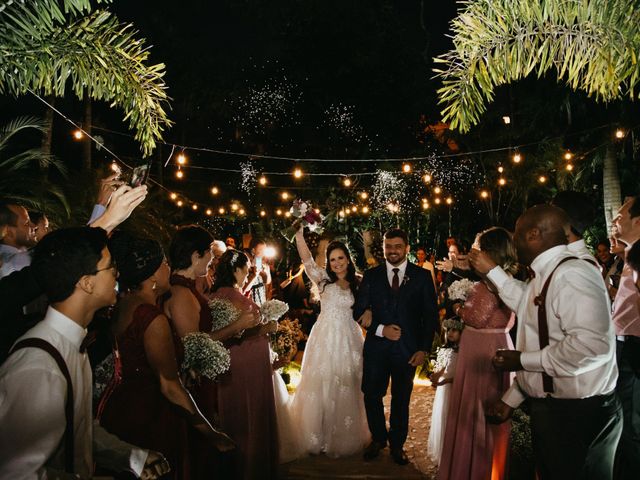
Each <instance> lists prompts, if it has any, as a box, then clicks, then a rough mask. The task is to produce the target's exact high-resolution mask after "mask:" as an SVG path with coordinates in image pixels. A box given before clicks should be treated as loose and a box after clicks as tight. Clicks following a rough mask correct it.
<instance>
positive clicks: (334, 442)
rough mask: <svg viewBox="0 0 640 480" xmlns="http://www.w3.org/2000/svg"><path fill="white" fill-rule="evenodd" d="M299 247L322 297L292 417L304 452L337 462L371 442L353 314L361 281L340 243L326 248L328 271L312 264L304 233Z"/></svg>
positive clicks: (299, 235) (299, 234)
mask: <svg viewBox="0 0 640 480" xmlns="http://www.w3.org/2000/svg"><path fill="white" fill-rule="evenodd" d="M296 245H297V247H298V253H299V254H300V259H301V260H302V262H303V263H304V266H305V270H306V272H307V275H308V276H309V278H310V279H311V280H312V281H313V282H314V283H315V284H316V285H317V286H318V289H319V291H320V301H321V312H320V315H319V316H318V320H317V322H316V323H315V325H314V326H313V328H312V329H311V333H310V334H309V339H308V341H307V345H306V348H305V351H304V358H303V361H302V372H301V374H302V379H301V381H300V384H299V385H298V388H297V390H296V393H295V396H294V397H293V401H292V404H291V412H292V415H293V419H294V422H295V424H296V425H297V426H298V432H297V434H298V438H299V441H300V442H301V445H300V446H301V447H302V448H303V450H304V451H305V452H307V453H312V454H319V453H326V454H327V455H328V456H329V457H334V458H335V457H341V456H346V455H351V454H354V453H357V452H360V451H361V450H362V448H363V447H364V446H365V445H366V444H367V443H368V441H369V430H368V428H367V423H366V415H365V410H364V400H363V395H362V392H361V390H360V387H361V382H362V345H363V343H364V341H363V337H362V331H361V330H360V327H359V326H358V324H357V323H356V322H354V321H353V312H352V310H351V309H352V307H353V303H354V293H355V291H356V289H357V286H358V282H359V279H358V278H357V277H356V271H355V266H354V264H353V261H352V260H351V256H350V254H349V250H348V249H347V247H346V245H345V244H343V243H342V242H336V241H334V242H331V243H330V244H329V246H328V247H327V253H326V258H327V262H326V264H327V267H326V270H323V269H322V268H320V267H319V266H318V265H317V264H316V263H315V261H314V260H313V257H312V255H311V252H310V251H309V248H308V247H307V244H306V242H305V240H304V235H303V229H302V228H300V229H299V230H298V232H297V233H296Z"/></svg>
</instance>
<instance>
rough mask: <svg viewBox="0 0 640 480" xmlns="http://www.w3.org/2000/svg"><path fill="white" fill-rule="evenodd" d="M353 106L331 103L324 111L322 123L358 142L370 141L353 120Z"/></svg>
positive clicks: (360, 126)
mask: <svg viewBox="0 0 640 480" xmlns="http://www.w3.org/2000/svg"><path fill="white" fill-rule="evenodd" d="M354 110H355V108H354V107H353V106H351V105H343V104H341V103H337V104H336V103H332V104H331V105H330V106H329V107H327V108H326V109H325V111H324V121H323V123H324V124H325V125H327V126H329V127H333V128H335V129H336V130H337V131H338V132H339V133H340V134H341V135H342V136H344V137H345V138H348V139H349V140H353V141H354V142H359V143H363V142H364V143H371V141H370V139H369V138H368V137H367V135H366V134H365V133H364V129H363V128H362V125H359V124H358V123H357V122H356V121H355V113H354Z"/></svg>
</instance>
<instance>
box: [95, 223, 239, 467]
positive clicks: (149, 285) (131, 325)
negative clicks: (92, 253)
mask: <svg viewBox="0 0 640 480" xmlns="http://www.w3.org/2000/svg"><path fill="white" fill-rule="evenodd" d="M109 249H110V251H111V253H112V256H113V258H114V260H115V262H116V264H117V265H118V267H119V270H120V276H119V282H120V287H121V292H126V293H124V294H123V295H122V296H121V297H120V299H119V301H118V304H117V310H116V322H115V324H114V336H115V338H116V344H117V349H116V352H115V358H116V361H115V363H116V368H115V376H114V379H113V380H112V382H111V384H110V385H109V387H108V388H107V389H106V391H105V392H104V394H103V397H102V399H101V401H100V405H99V408H98V417H99V419H100V423H101V425H102V426H103V427H104V428H105V429H106V430H108V431H109V432H111V433H113V434H115V435H117V436H118V437H120V438H122V439H123V440H125V441H128V442H133V443H135V444H136V445H140V446H141V447H144V448H149V449H152V450H157V451H160V452H162V453H163V454H164V455H165V456H166V458H167V459H168V460H169V463H170V465H171V472H170V474H169V475H168V476H166V477H163V478H174V479H180V480H184V479H189V478H192V479H196V478H198V477H195V476H193V475H191V474H190V468H189V467H190V466H189V458H188V454H187V448H188V443H187V441H186V439H187V431H188V430H189V429H191V430H194V431H196V430H197V431H198V432H199V435H201V437H200V438H201V443H203V444H207V445H208V448H210V449H211V450H214V449H215V448H216V447H218V448H220V449H222V450H228V449H230V448H232V447H233V442H232V441H231V440H230V439H229V438H228V437H227V436H226V435H224V434H222V433H220V432H218V431H216V430H215V429H213V427H212V426H211V424H210V423H209V422H208V421H207V420H206V418H205V417H204V416H203V415H202V414H201V413H200V411H199V410H198V407H197V406H196V404H195V403H194V402H193V399H192V398H191V396H190V395H189V393H188V392H187V390H186V389H185V388H184V387H183V386H182V383H181V381H180V377H179V374H178V364H179V363H180V362H181V361H182V354H183V351H182V345H181V342H180V341H179V339H178V338H177V337H176V336H175V335H174V334H173V331H172V329H171V325H170V324H169V321H168V320H167V317H166V316H165V315H164V314H163V313H162V310H160V309H159V308H158V307H157V306H156V301H157V299H158V296H159V295H162V294H163V293H165V292H167V291H168V289H169V265H168V264H167V261H166V259H165V258H164V253H163V251H162V248H161V247H160V245H159V244H158V243H157V242H156V241H153V240H142V239H137V238H134V237H131V236H129V235H126V234H122V233H120V234H116V235H114V236H113V237H112V239H111V240H110V242H109ZM190 427H193V428H190ZM203 435H204V436H203ZM205 436H206V437H205Z"/></svg>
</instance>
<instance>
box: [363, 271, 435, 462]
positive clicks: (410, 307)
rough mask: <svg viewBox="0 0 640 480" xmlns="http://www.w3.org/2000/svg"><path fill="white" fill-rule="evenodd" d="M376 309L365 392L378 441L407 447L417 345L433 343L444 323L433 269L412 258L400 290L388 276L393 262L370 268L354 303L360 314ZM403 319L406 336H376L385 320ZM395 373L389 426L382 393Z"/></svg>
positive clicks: (368, 346)
mask: <svg viewBox="0 0 640 480" xmlns="http://www.w3.org/2000/svg"><path fill="white" fill-rule="evenodd" d="M367 309H370V310H371V312H372V314H373V319H372V322H371V325H370V326H369V328H368V329H367V338H366V340H365V342H364V352H363V357H364V367H363V375H362V392H363V393H364V403H365V408H366V411H367V421H368V423H369V430H370V431H371V435H372V437H373V441H375V442H379V443H381V444H382V445H384V444H386V443H387V441H389V444H390V446H391V448H392V449H399V448H402V446H403V445H404V442H405V440H406V438H407V431H408V428H409V400H410V398H411V391H412V389H413V377H414V375H415V370H416V369H415V367H412V366H411V365H409V363H408V362H409V359H410V358H411V356H412V355H413V354H414V353H416V352H417V351H420V350H422V351H425V352H427V355H428V354H429V351H430V349H431V343H432V341H433V335H434V333H435V332H436V330H437V328H438V313H437V306H436V298H435V289H434V286H433V280H432V279H431V275H430V273H429V271H428V270H425V269H423V268H420V267H418V266H417V265H414V264H412V263H407V268H406V270H405V274H404V278H403V280H402V282H401V283H400V288H399V289H398V290H397V292H394V291H393V290H392V288H391V285H390V283H389V278H388V276H387V265H386V262H385V264H382V265H380V266H378V267H375V268H372V269H371V270H367V271H366V272H365V273H364V277H363V278H362V282H361V284H360V288H359V290H358V295H357V299H356V302H355V305H354V307H353V315H354V319H356V320H357V319H359V318H360V316H361V315H362V314H363V313H364V311H365V310H367ZM391 324H395V325H398V326H399V327H400V328H401V330H402V333H401V336H400V339H399V340H397V341H392V340H388V339H387V338H385V337H379V336H376V330H377V329H378V326H379V325H391ZM389 378H391V418H390V427H391V428H390V430H389V431H388V432H387V428H386V424H385V418H384V407H383V405H382V398H383V397H384V396H385V394H386V392H387V388H388V386H389Z"/></svg>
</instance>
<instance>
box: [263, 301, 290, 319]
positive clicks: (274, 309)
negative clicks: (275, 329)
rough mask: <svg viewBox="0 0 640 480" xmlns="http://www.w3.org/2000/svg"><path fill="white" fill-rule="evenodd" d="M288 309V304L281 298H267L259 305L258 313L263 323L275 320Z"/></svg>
mask: <svg viewBox="0 0 640 480" xmlns="http://www.w3.org/2000/svg"><path fill="white" fill-rule="evenodd" d="M288 311H289V305H287V304H286V303H285V302H283V301H281V300H267V301H266V302H264V303H263V304H262V306H261V307H260V314H261V315H262V320H263V322H264V323H267V322H275V321H277V320H280V318H281V317H282V316H283V315H284V314H285V313H287V312H288Z"/></svg>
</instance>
